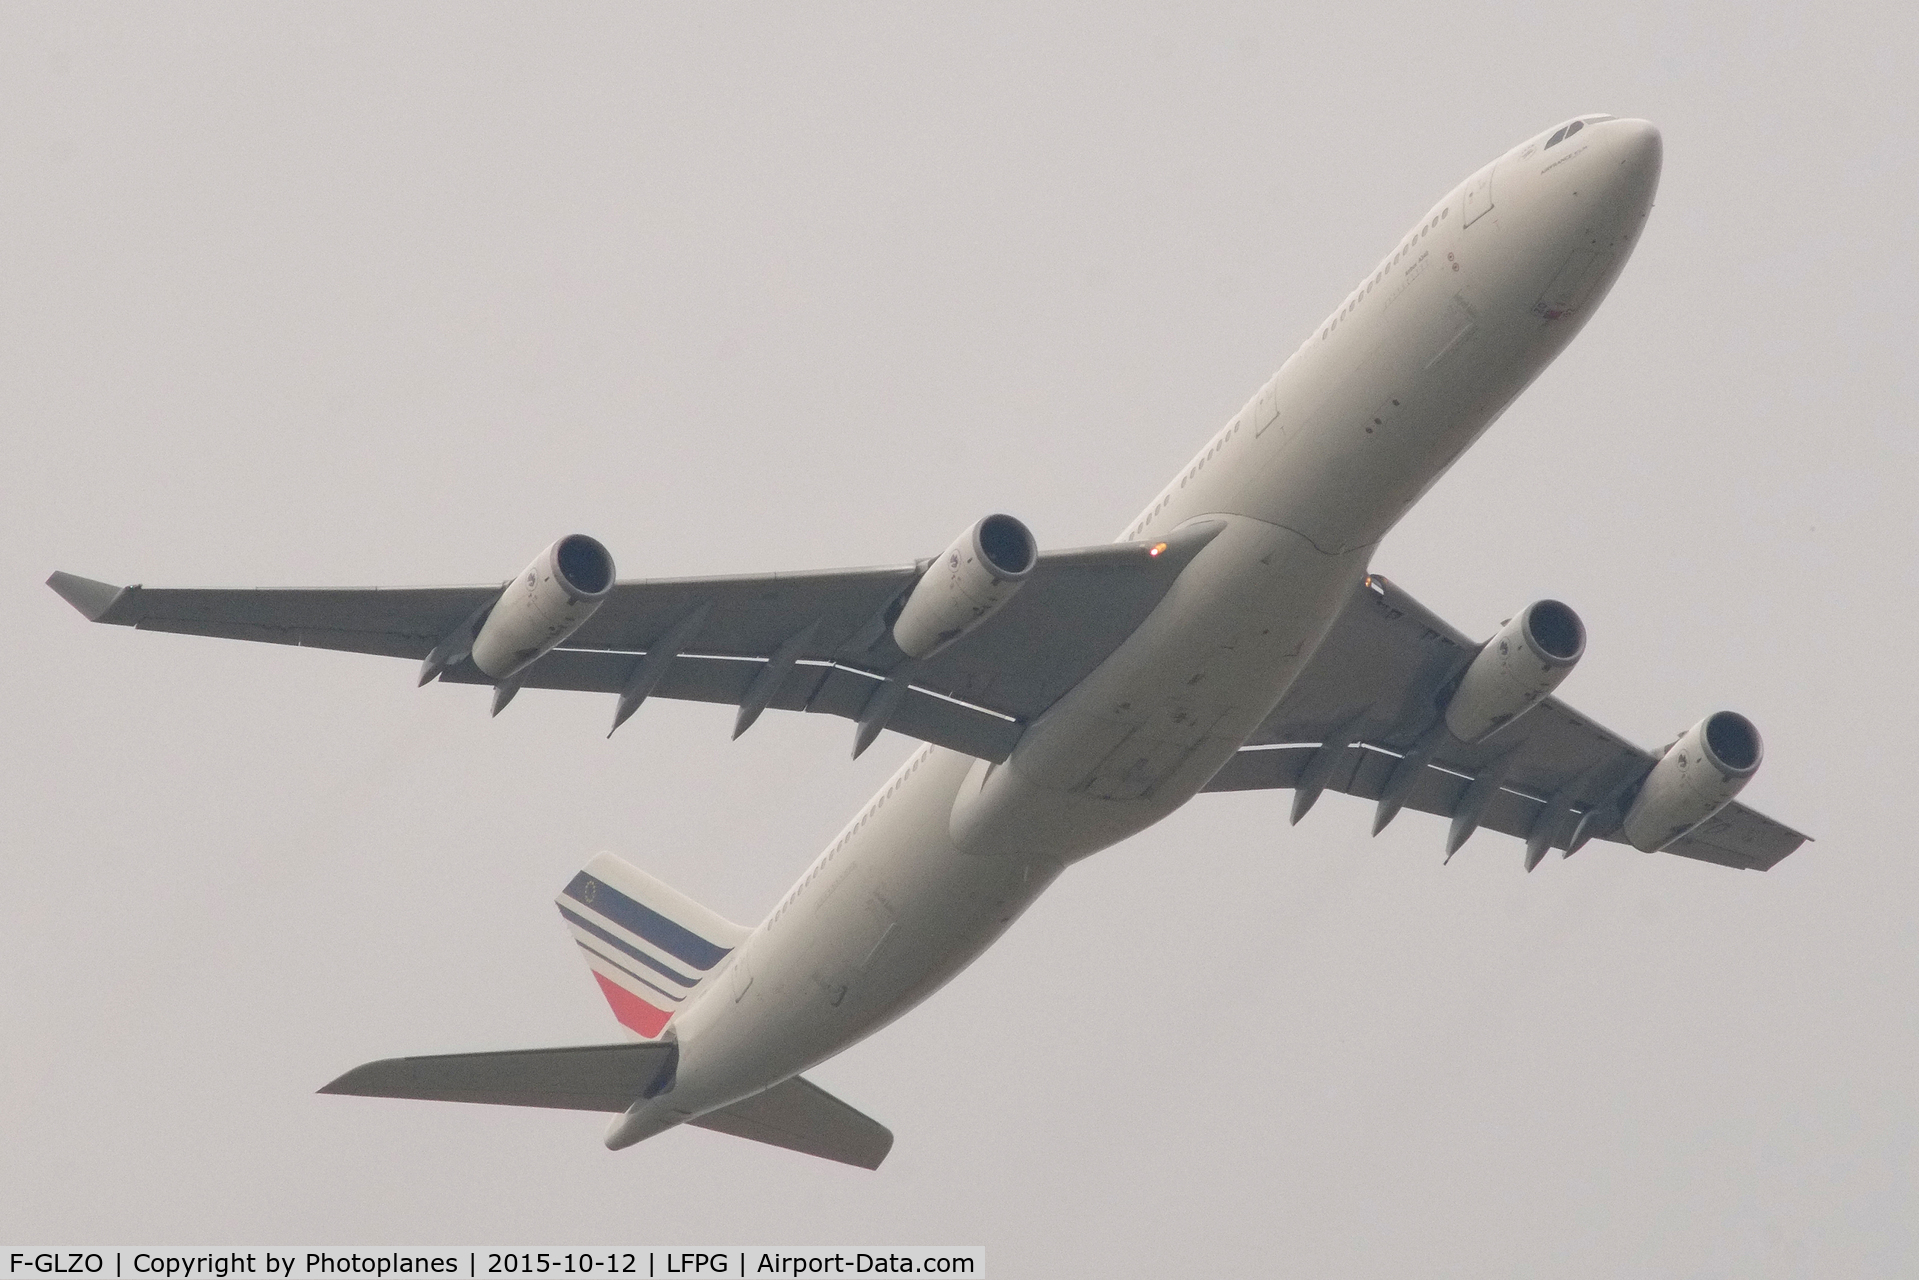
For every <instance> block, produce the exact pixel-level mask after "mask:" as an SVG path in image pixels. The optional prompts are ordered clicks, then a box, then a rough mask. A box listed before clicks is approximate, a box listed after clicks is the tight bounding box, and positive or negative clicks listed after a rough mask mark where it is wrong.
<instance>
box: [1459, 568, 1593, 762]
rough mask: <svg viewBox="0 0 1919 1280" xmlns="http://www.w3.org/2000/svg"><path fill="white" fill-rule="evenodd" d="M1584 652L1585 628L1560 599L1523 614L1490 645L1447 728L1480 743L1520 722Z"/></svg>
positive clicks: (1462, 684) (1463, 683) (1469, 675)
mask: <svg viewBox="0 0 1919 1280" xmlns="http://www.w3.org/2000/svg"><path fill="white" fill-rule="evenodd" d="M1585 652H1586V627H1585V624H1584V623H1582V622H1580V620H1579V615H1578V614H1576V613H1574V612H1573V611H1572V610H1571V609H1569V608H1567V607H1566V606H1565V605H1563V604H1561V603H1559V601H1557V600H1539V601H1536V602H1534V603H1533V604H1529V605H1527V606H1526V607H1525V608H1524V609H1522V610H1520V612H1519V614H1518V616H1517V617H1514V618H1511V619H1509V620H1508V621H1507V622H1506V624H1505V625H1504V626H1502V627H1500V629H1499V632H1498V634H1496V635H1494V636H1493V638H1492V639H1491V640H1488V641H1487V642H1486V647H1485V648H1483V649H1481V650H1480V651H1479V656H1478V657H1476V658H1474V659H1473V661H1472V665H1471V666H1469V667H1467V668H1466V674H1465V675H1463V676H1461V677H1460V680H1459V688H1458V689H1457V690H1455V691H1454V693H1453V696H1452V699H1451V700H1450V701H1448V702H1447V703H1446V728H1447V729H1448V730H1450V731H1451V732H1452V735H1453V736H1454V737H1455V738H1458V739H1459V740H1460V741H1461V742H1478V741H1480V740H1481V739H1483V738H1487V737H1490V736H1491V735H1492V734H1493V733H1494V732H1495V731H1496V730H1498V729H1499V728H1501V727H1502V726H1504V725H1506V724H1507V723H1509V722H1510V721H1512V720H1515V719H1517V718H1518V717H1519V716H1521V715H1523V714H1524V713H1525V712H1526V711H1528V710H1529V709H1531V708H1532V706H1533V705H1534V704H1535V703H1537V702H1538V701H1539V700H1540V699H1541V698H1543V697H1545V696H1546V695H1547V694H1549V693H1551V692H1552V691H1553V690H1554V689H1557V688H1558V687H1559V683H1560V681H1562V680H1564V679H1565V678H1566V677H1567V676H1569V675H1571V674H1572V669H1573V666H1574V665H1575V664H1576V663H1578V661H1579V659H1580V655H1582V654H1584V653H1585Z"/></svg>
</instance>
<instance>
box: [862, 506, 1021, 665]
mask: <svg viewBox="0 0 1919 1280" xmlns="http://www.w3.org/2000/svg"><path fill="white" fill-rule="evenodd" d="M1038 563H1039V545H1038V544H1037V543H1035V542H1034V541H1033V534H1032V531H1031V530H1029V529H1028V528H1027V527H1026V526H1025V525H1023V524H1021V523H1020V522H1019V521H1017V520H1015V519H1013V517H1011V516H987V517H986V518H985V519H984V520H981V521H980V522H978V523H977V524H975V525H974V526H973V527H972V528H970V529H968V530H967V531H966V532H965V533H962V534H961V535H960V536H959V537H958V538H957V539H955V540H954V542H953V545H952V546H950V547H948V548H947V549H946V550H945V551H944V552H943V553H942V554H941V555H940V558H939V559H937V560H935V561H934V562H933V563H932V565H930V566H929V567H928V568H927V570H926V572H925V573H923V574H921V575H920V580H919V581H918V582H916V583H914V584H913V592H912V594H911V595H909V596H907V597H906V605H905V607H904V608H902V609H901V610H900V616H899V617H898V618H896V619H894V621H893V643H894V644H897V645H898V646H899V647H900V652H901V653H904V654H905V655H906V656H907V657H909V658H930V657H932V656H933V655H934V654H935V653H938V652H939V651H940V650H941V649H944V648H945V647H946V646H947V645H949V644H951V643H953V641H955V640H957V639H959V638H960V637H961V636H963V635H965V634H966V633H967V632H968V631H971V630H972V629H973V628H974V627H977V626H978V625H979V624H980V623H982V622H984V621H986V620H987V619H988V618H990V617H992V616H993V614H994V613H995V612H997V611H998V610H999V608H1000V606H1002V605H1004V604H1005V603H1006V602H1007V601H1008V600H1011V599H1012V598H1013V593H1014V592H1015V591H1018V590H1019V589H1020V586H1021V584H1023V583H1024V582H1025V581H1026V579H1027V576H1028V575H1029V574H1031V573H1032V572H1033V566H1034V565H1036V564H1038Z"/></svg>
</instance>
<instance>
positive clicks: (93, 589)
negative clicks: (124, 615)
mask: <svg viewBox="0 0 1919 1280" xmlns="http://www.w3.org/2000/svg"><path fill="white" fill-rule="evenodd" d="M47 585H48V586H50V587H52V588H53V589H54V590H55V591H56V592H58V593H59V595H60V598H61V599H62V600H65V601H66V602H67V603H68V604H70V605H72V606H73V607H74V608H76V609H78V610H79V611H80V613H81V615H82V616H83V617H85V618H86V620H87V621H88V622H101V621H105V620H106V617H107V614H109V613H111V612H112V611H113V606H114V605H115V604H118V603H119V601H120V597H121V596H124V595H125V594H126V593H127V591H128V590H129V588H127V587H116V586H114V585H113V584H112V583H111V582H95V581H94V580H93V579H92V578H82V577H80V576H79V575H78V574H73V573H61V572H60V571H59V570H57V569H56V570H55V571H54V573H53V576H52V577H50V578H48V579H47Z"/></svg>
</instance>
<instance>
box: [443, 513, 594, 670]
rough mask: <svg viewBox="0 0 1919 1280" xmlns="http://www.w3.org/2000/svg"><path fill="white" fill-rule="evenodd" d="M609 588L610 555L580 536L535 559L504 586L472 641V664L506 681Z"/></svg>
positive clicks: (576, 624)
mask: <svg viewBox="0 0 1919 1280" xmlns="http://www.w3.org/2000/svg"><path fill="white" fill-rule="evenodd" d="M612 590H613V557H612V556H611V555H608V554H607V550H606V548H605V547H603V546H601V545H600V544H599V543H598V542H596V541H594V540H593V539H592V538H589V537H587V536H586V535H585V534H583V533H575V534H571V535H569V536H568V537H564V538H561V539H560V540H559V541H558V542H556V543H554V544H553V545H552V546H550V547H548V548H547V549H546V550H545V551H542V552H541V553H540V554H539V555H537V556H535V557H534V559H533V563H532V564H530V565H528V566H527V567H526V572H524V573H522V574H521V575H520V576H519V577H517V578H515V579H514V580H513V581H512V582H510V583H508V584H507V586H506V590H505V591H503V592H501V593H500V598H499V600H498V601H497V602H495V604H494V606H493V611H492V612H491V613H489V614H487V617H486V622H485V624H484V625H482V626H481V628H480V633H479V635H477V636H475V637H474V640H473V665H474V666H476V667H478V668H479V669H480V670H481V671H484V672H485V673H486V674H487V675H489V676H492V677H493V678H494V679H495V680H508V679H511V678H512V677H513V676H516V675H518V674H519V673H520V672H522V671H524V670H526V668H527V667H528V666H530V665H531V664H532V663H533V661H534V660H535V659H536V658H539V657H540V656H541V655H542V654H544V653H546V652H547V651H548V650H549V649H551V648H553V646H555V645H557V644H559V643H560V642H561V641H562V640H564V639H566V638H567V637H568V636H570V635H572V634H573V633H574V632H575V631H578V630H579V629H580V625H581V624H582V623H584V622H585V621H586V620H587V619H588V618H590V617H592V616H593V613H594V611H595V610H596V609H598V608H599V607H600V605H601V603H602V602H604V601H605V599H606V597H607V594H608V593H609V592H610V591H612Z"/></svg>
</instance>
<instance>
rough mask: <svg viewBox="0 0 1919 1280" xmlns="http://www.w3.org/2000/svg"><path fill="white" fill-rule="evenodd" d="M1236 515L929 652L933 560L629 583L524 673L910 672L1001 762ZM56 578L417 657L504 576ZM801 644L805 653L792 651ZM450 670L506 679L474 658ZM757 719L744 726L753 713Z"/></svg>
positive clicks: (904, 704)
mask: <svg viewBox="0 0 1919 1280" xmlns="http://www.w3.org/2000/svg"><path fill="white" fill-rule="evenodd" d="M1219 527H1220V526H1218V525H1216V524H1215V525H1199V526H1195V527H1193V528H1190V529H1187V530H1184V531H1181V532H1180V533H1176V534H1174V535H1173V536H1172V537H1170V538H1168V539H1167V540H1166V541H1165V542H1164V543H1144V542H1120V543H1109V544H1102V545H1099V546H1094V547H1084V548H1078V549H1072V550H1064V551H1051V552H1045V553H1042V554H1041V555H1040V556H1039V559H1038V562H1037V564H1036V565H1035V566H1034V569H1033V571H1032V574H1031V576H1030V577H1029V578H1028V579H1027V580H1026V582H1025V584H1024V585H1023V586H1022V587H1021V589H1020V590H1019V592H1018V593H1017V594H1016V595H1014V597H1013V598H1012V599H1011V600H1010V601H1008V602H1007V603H1006V605H1005V606H1004V607H1003V608H1001V609H1000V610H999V611H998V612H996V613H994V614H993V615H992V616H991V617H989V618H988V619H987V620H986V621H985V622H983V623H982V624H980V625H979V626H978V627H977V628H975V629H974V630H972V631H970V632H968V633H967V634H965V635H964V636H962V637H960V639H958V640H957V641H954V642H953V643H952V644H951V645H949V646H948V647H947V648H945V649H942V650H940V651H938V652H936V653H935V654H933V655H932V657H930V658H928V659H926V660H923V661H915V660H912V659H909V658H907V657H906V655H905V654H903V653H901V652H900V650H899V649H898V647H897V646H896V645H894V643H893V641H892V637H891V631H890V625H889V624H890V621H891V617H890V611H894V610H897V608H898V607H899V605H900V603H901V602H902V601H903V600H904V598H905V596H906V594H907V593H908V591H909V590H910V589H911V588H912V586H913V584H914V583H915V582H917V581H918V580H919V577H920V575H921V573H922V572H923V571H924V569H925V567H926V566H925V564H924V563H919V564H903V565H896V566H890V567H882V568H873V569H848V570H833V571H827V572H818V573H783V574H761V575H747V576H738V577H718V578H663V579H648V580H639V581H626V582H620V583H616V584H615V585H614V586H613V588H612V590H611V592H610V594H609V595H608V597H607V599H606V601H605V603H604V604H602V605H601V606H600V608H599V609H598V611H597V612H596V613H594V615H593V616H592V617H591V618H590V619H589V620H588V621H587V622H586V623H585V624H584V625H582V626H581V627H580V628H579V630H577V631H575V632H574V633H573V634H572V635H570V636H569V637H567V639H566V640H565V641H564V642H563V643H562V644H561V645H560V646H559V647H558V648H555V649H553V650H552V651H551V652H549V653H547V654H545V655H544V656H542V657H541V658H539V659H538V660H537V661H535V662H534V663H533V664H532V665H531V666H530V667H528V668H527V669H526V670H525V671H523V672H521V673H520V674H518V675H516V676H515V677H514V679H513V682H512V683H513V686H514V688H515V689H516V690H517V689H519V688H531V689H538V688H545V689H574V690H581V691H586V692H596V693H612V694H621V693H623V691H626V690H629V689H630V688H631V687H632V682H633V680H634V678H635V674H636V672H637V670H638V668H639V665H640V663H641V661H642V660H643V659H644V657H645V656H646V655H647V654H648V653H649V652H650V651H652V650H653V649H654V648H656V647H658V646H661V645H662V644H665V645H666V646H667V647H668V648H670V649H671V651H672V657H671V661H670V662H668V663H666V665H665V668H664V671H663V673H662V674H661V675H660V676H659V678H658V682H657V684H654V685H652V686H651V687H650V689H649V691H648V692H649V694H650V695H651V696H656V697H665V698H681V699H690V700H692V701H697V702H717V703H726V704H731V705H735V706H741V707H742V708H743V709H744V708H748V707H749V704H753V703H758V705H757V706H752V707H751V714H753V715H756V714H757V713H758V710H759V709H760V708H761V707H765V708H771V709H776V710H789V711H813V712H824V713H827V714H830V715H838V716H843V717H845V718H847V719H850V720H855V721H859V720H862V719H863V717H866V716H867V715H868V714H869V710H870V708H871V707H872V706H873V704H874V701H875V698H876V695H877V694H878V692H879V691H880V689H881V687H882V686H883V685H885V684H887V682H888V681H889V678H890V679H892V680H893V681H894V682H896V683H898V684H899V685H901V686H903V687H902V689H901V691H900V694H899V696H898V699H897V702H896V704H895V705H894V707H893V708H892V709H891V710H890V712H889V714H888V715H887V716H886V719H885V727H886V728H889V729H893V730H895V731H897V732H900V733H904V734H907V735H908V736H911V737H916V738H920V739H922V740H924V741H927V742H933V743H937V744H939V745H941V746H947V747H952V748H954V749H956V750H959V751H963V752H965V753H967V754H969V755H973V756H977V757H980V758H982V759H986V760H993V761H1000V760H1004V759H1005V758H1006V757H1007V755H1008V754H1010V753H1011V751H1012V749H1013V744H1014V743H1015V742H1017V741H1018V740H1019V735H1020V733H1021V731H1022V730H1023V729H1024V727H1025V725H1026V724H1027V723H1028V722H1030V721H1031V720H1032V719H1033V718H1034V717H1035V716H1037V715H1038V714H1039V713H1040V712H1042V711H1044V710H1045V709H1046V708H1047V707H1048V706H1050V705H1052V703H1053V701H1054V700H1055V699H1057V698H1058V697H1059V696H1060V695H1061V694H1063V693H1064V692H1066V690H1068V689H1070V688H1072V687H1073V686H1074V685H1075V684H1077V683H1079V681H1080V680H1082V679H1084V678H1085V676H1086V675H1087V674H1088V673H1089V672H1091V671H1092V669H1093V668H1094V667H1096V666H1098V665H1099V663H1100V662H1101V661H1103V660H1104V659H1105V657H1106V656H1107V655H1108V654H1109V653H1111V652H1112V651H1113V650H1114V649H1115V648H1117V647H1118V646H1119V644H1120V643H1121V642H1122V641H1123V640H1125V638H1126V637H1127V636H1128V635H1130V634H1132V632H1133V631H1134V630H1135V629H1136V628H1137V627H1138V626H1139V624H1140V623H1141V622H1142V621H1144V620H1145V618H1146V615H1147V614H1148V613H1150V612H1151V611H1152V609H1153V606H1154V605H1156V604H1158V603H1159V600H1160V598H1161V597H1162V596H1164V595H1165V594H1166V591H1167V590H1168V588H1170V587H1171V586H1172V583H1173V580H1174V579H1175V578H1176V577H1178V576H1179V573H1180V570H1182V569H1184V568H1185V567H1186V565H1187V564H1188V563H1189V562H1191V560H1192V559H1193V557H1194V556H1196V555H1198V554H1199V552H1200V551H1201V549H1203V548H1204V547H1205V546H1206V544H1207V543H1208V542H1210V541H1211V539H1212V538H1213V536H1214V535H1215V534H1217V533H1218V530H1219ZM48 585H49V586H51V587H52V588H53V589H54V590H55V591H56V592H58V593H59V594H60V595H61V596H62V597H63V598H65V599H66V600H67V602H68V603H70V604H72V605H73V606H74V607H75V608H76V609H78V610H79V611H80V612H81V613H82V614H84V615H85V616H86V617H88V618H89V619H91V620H93V621H95V622H106V623H114V624H117V625H121V626H131V627H138V628H141V629H144V630H149V631H173V632H181V633H184V634H188V635H203V636H222V637H227V638H231V639H239V640H264V641H269V642H272V643H276V644H291V645H302V646H306V647H310V648H320V649H337V650H345V651H349V652H354V653H370V654H380V655H385V656H388V657H396V658H411V659H414V660H416V661H425V660H427V659H428V656H429V655H430V654H432V653H433V652H434V651H435V649H436V647H438V646H440V645H441V644H442V643H443V642H444V641H446V640H447V638H448V637H450V636H453V635H454V634H455V633H456V632H458V631H459V630H460V629H461V628H462V627H464V626H466V625H468V624H469V623H470V622H471V621H472V620H473V619H474V618H475V616H476V615H477V614H478V613H480V612H481V611H483V610H485V609H487V608H488V607H489V606H490V605H491V603H492V602H493V601H494V600H495V599H497V598H498V597H499V596H500V594H501V592H502V590H503V587H502V586H501V585H499V584H488V585H481V586H470V587H426V588H380V587H372V588H344V589H339V588H323V589H279V588H267V589H224V588H212V589H206V588H151V587H143V586H130V587H116V586H113V585H111V584H108V583H104V582H95V581H93V580H92V579H88V578H82V577H78V576H76V575H73V574H68V573H55V574H54V575H53V576H52V577H51V578H49V579H48ZM795 643H797V645H798V648H797V654H796V655H795V654H794V653H792V652H787V653H784V654H783V652H782V651H783V650H784V649H788V648H789V647H790V646H791V645H793V644H795ZM782 656H784V658H785V659H786V660H787V661H788V662H790V664H791V665H790V667H788V668H787V669H786V670H785V671H784V673H783V674H780V675H779V676H778V678H777V679H776V680H775V681H774V682H773V683H774V688H773V691H772V693H771V696H770V697H763V695H764V694H765V690H764V688H763V687H762V688H760V689H758V690H756V688H755V685H756V678H757V677H758V676H759V675H760V674H761V673H762V672H763V671H765V670H766V669H767V668H768V666H769V665H770V664H772V663H775V662H776V661H778V660H780V659H781V658H782ZM439 676H440V678H441V679H443V680H447V681H452V682H454V683H471V684H487V685H492V684H495V683H496V682H495V681H494V680H493V679H492V678H491V677H490V676H488V675H486V674H485V673H484V672H482V671H480V670H479V669H478V668H477V667H475V666H474V665H473V664H472V662H471V661H460V662H456V663H454V664H453V665H450V666H448V667H446V668H445V669H444V670H442V671H440V672H439ZM496 705H503V702H502V703H498V704H496ZM629 710H630V708H629ZM742 721H743V723H742V724H741V725H740V728H744V725H745V724H748V723H751V715H749V714H744V713H743V715H742Z"/></svg>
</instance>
